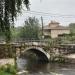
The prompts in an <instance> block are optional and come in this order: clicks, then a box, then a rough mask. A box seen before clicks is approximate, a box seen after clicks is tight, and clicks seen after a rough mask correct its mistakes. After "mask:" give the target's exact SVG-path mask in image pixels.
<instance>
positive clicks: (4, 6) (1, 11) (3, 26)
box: [0, 0, 29, 42]
mask: <svg viewBox="0 0 75 75" xmlns="http://www.w3.org/2000/svg"><path fill="white" fill-rule="evenodd" d="M23 4H24V5H25V6H26V8H27V9H28V8H29V0H0V30H1V31H2V32H3V33H4V35H5V36H6V42H9V41H10V38H11V36H10V35H11V31H10V28H11V26H12V25H13V24H14V19H15V18H16V17H17V15H18V13H21V9H22V5H23ZM1 31H0V32H1Z"/></svg>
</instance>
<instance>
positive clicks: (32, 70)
mask: <svg viewBox="0 0 75 75" xmlns="http://www.w3.org/2000/svg"><path fill="white" fill-rule="evenodd" d="M17 67H18V70H19V71H22V70H25V71H27V73H22V74H21V75H75V64H68V63H43V62H37V61H36V60H34V61H33V60H27V59H25V58H18V59H17Z"/></svg>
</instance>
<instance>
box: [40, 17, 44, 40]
mask: <svg viewBox="0 0 75 75" xmlns="http://www.w3.org/2000/svg"><path fill="white" fill-rule="evenodd" d="M41 23H42V39H43V38H44V35H43V17H42V16H41Z"/></svg>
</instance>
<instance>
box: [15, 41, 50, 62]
mask: <svg viewBox="0 0 75 75" xmlns="http://www.w3.org/2000/svg"><path fill="white" fill-rule="evenodd" d="M47 45H48V43H47V41H44V42H42V41H19V42H16V43H14V48H15V50H16V55H17V56H20V55H21V54H24V53H25V52H27V51H31V52H33V53H35V54H36V55H37V56H38V57H39V60H40V61H46V62H49V60H50V54H49V53H48V52H47V51H46V50H45V49H44V47H46V46H47Z"/></svg>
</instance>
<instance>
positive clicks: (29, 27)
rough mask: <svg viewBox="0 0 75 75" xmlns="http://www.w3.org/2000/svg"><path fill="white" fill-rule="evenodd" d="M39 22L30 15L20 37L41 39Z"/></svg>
mask: <svg viewBox="0 0 75 75" xmlns="http://www.w3.org/2000/svg"><path fill="white" fill-rule="evenodd" d="M39 28H40V27H39V22H38V19H36V18H35V17H29V18H28V19H27V20H26V21H25V25H24V27H23V28H22V29H21V33H20V37H21V38H25V39H39Z"/></svg>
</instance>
